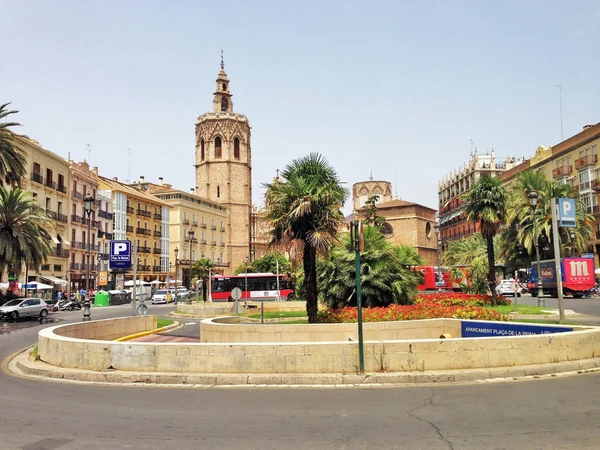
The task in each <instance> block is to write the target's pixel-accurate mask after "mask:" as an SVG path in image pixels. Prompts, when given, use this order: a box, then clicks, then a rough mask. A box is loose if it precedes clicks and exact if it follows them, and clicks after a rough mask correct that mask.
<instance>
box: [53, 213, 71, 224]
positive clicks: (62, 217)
mask: <svg viewBox="0 0 600 450" xmlns="http://www.w3.org/2000/svg"><path fill="white" fill-rule="evenodd" d="M56 220H58V221H59V222H62V223H67V222H68V221H69V218H68V217H67V216H65V215H64V214H61V213H58V214H57V215H56Z"/></svg>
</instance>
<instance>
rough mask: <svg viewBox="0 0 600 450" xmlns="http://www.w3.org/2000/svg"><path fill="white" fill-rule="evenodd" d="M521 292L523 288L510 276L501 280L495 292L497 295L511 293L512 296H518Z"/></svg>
mask: <svg viewBox="0 0 600 450" xmlns="http://www.w3.org/2000/svg"><path fill="white" fill-rule="evenodd" d="M522 293H523V288H522V287H521V286H520V285H519V283H518V282H517V281H516V280H513V279H512V278H510V279H508V280H501V281H500V283H499V284H498V286H496V294H498V295H502V296H506V295H512V296H513V297H520V296H521V294H522Z"/></svg>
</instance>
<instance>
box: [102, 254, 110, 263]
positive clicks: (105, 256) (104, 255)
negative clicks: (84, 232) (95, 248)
mask: <svg viewBox="0 0 600 450" xmlns="http://www.w3.org/2000/svg"><path fill="white" fill-rule="evenodd" d="M100 257H101V258H102V261H108V258H109V257H110V254H108V253H100Z"/></svg>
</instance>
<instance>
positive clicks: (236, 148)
mask: <svg viewBox="0 0 600 450" xmlns="http://www.w3.org/2000/svg"><path fill="white" fill-rule="evenodd" d="M233 157H234V158H235V159H240V140H239V138H235V139H234V140H233Z"/></svg>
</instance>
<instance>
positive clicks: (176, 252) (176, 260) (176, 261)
mask: <svg viewBox="0 0 600 450" xmlns="http://www.w3.org/2000/svg"><path fill="white" fill-rule="evenodd" d="M173 253H175V292H177V264H178V261H179V260H178V259H177V256H178V255H179V248H178V247H175V250H173ZM168 290H169V286H167V291H168Z"/></svg>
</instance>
